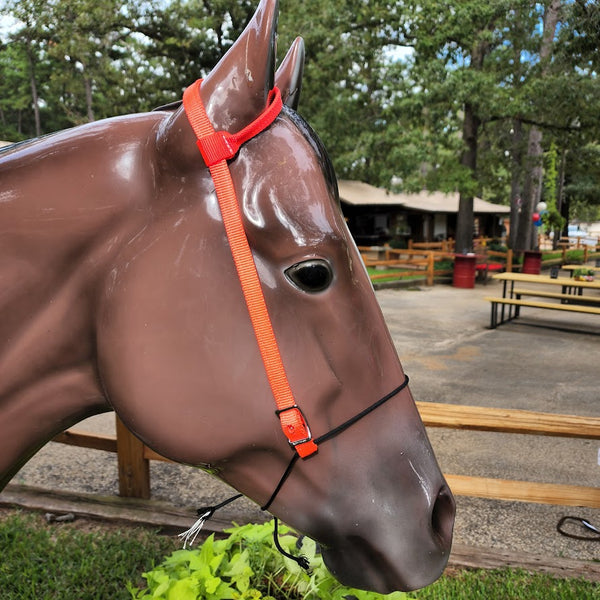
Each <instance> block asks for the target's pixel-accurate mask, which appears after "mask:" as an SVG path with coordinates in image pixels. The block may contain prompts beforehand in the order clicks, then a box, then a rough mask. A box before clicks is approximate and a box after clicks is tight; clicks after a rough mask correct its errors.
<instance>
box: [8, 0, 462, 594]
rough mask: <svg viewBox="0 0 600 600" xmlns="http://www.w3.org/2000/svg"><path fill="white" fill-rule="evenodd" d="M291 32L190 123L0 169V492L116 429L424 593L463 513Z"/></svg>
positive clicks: (238, 53)
mask: <svg viewBox="0 0 600 600" xmlns="http://www.w3.org/2000/svg"><path fill="white" fill-rule="evenodd" d="M276 15H277V2H276V0H263V1H262V2H261V4H260V6H259V8H258V9H257V12H256V14H255V16H254V17H253V19H252V21H251V22H250V24H249V25H248V27H247V28H246V30H245V31H244V33H243V34H242V36H241V37H240V38H239V39H238V40H237V41H236V43H235V44H234V45H233V46H232V48H231V49H230V50H229V51H228V52H227V54H226V55H225V56H224V57H223V58H222V60H221V61H220V62H219V64H218V65H217V66H216V67H215V68H214V70H213V71H211V73H210V74H209V75H208V76H207V77H206V79H205V80H204V81H202V82H201V83H200V82H197V83H196V84H194V85H193V86H191V87H190V88H188V90H187V91H186V95H185V96H184V103H183V106H181V107H168V108H166V109H164V110H159V111H157V112H152V113H148V114H139V115H130V116H126V117H120V118H114V119H107V120H104V121H99V122H96V123H91V124H88V125H83V126H80V127H77V128H74V129H72V130H68V131H65V132H60V133H57V134H54V135H51V136H48V137H45V138H42V139H38V140H33V141H30V142H27V143H24V144H18V145H15V146H14V147H9V148H8V149H7V150H5V151H4V152H2V154H1V155H0V156H1V158H0V277H1V288H0V290H1V291H0V306H1V311H2V312H1V315H2V318H1V319H0V432H1V433H0V475H1V479H0V487H4V485H6V483H7V482H8V481H9V480H10V478H11V477H12V476H13V475H14V474H15V473H16V472H17V470H18V469H19V468H20V467H21V466H22V465H23V464H24V463H25V462H26V461H27V460H28V459H29V458H30V457H31V456H32V455H33V454H34V453H35V452H36V451H37V450H38V449H39V448H40V447H41V446H42V445H44V444H45V443H46V442H47V441H48V440H49V439H50V438H52V437H53V436H54V435H55V434H57V433H58V432H60V431H62V430H64V429H65V428H67V427H69V426H71V425H73V424H74V423H76V422H77V421H79V420H81V419H83V418H85V417H88V416H90V415H93V414H97V413H101V412H104V411H108V410H115V411H116V412H117V413H118V414H119V416H120V418H121V419H122V420H123V422H124V423H125V424H126V425H127V426H128V427H129V428H130V430H131V431H132V432H133V433H134V434H135V435H137V436H138V437H139V438H140V439H141V440H143V441H144V442H145V443H146V444H147V445H148V446H150V447H151V448H153V449H154V450H156V451H157V452H159V453H160V454H162V455H164V456H166V457H168V458H171V459H173V460H175V461H179V462H182V463H187V464H190V465H195V466H199V467H202V468H205V469H208V470H210V471H211V472H212V473H214V474H215V475H217V476H218V477H220V478H221V479H223V480H224V481H226V482H228V483H229V484H231V485H232V486H233V487H235V488H237V489H238V490H239V491H240V492H242V493H243V494H245V495H246V496H248V497H249V498H251V499H253V500H255V501H256V502H258V503H260V504H261V505H268V509H269V511H270V512H271V513H272V514H274V515H276V516H278V517H280V518H281V519H283V520H284V521H285V522H286V523H288V524H290V525H291V526H293V527H295V528H296V529H297V530H299V531H301V532H303V533H305V534H307V535H309V536H310V537H312V538H314V539H315V540H317V541H318V542H319V543H320V544H321V546H322V550H323V556H324V560H325V563H326V565H327V566H328V568H329V569H330V570H331V572H332V573H333V574H334V575H335V576H336V577H337V578H338V579H339V580H340V581H341V582H343V583H345V584H348V585H352V586H354V587H358V588H364V589H370V590H376V591H380V592H390V591H392V590H398V589H413V588H417V587H421V586H424V585H427V584H429V583H430V582H432V581H433V580H435V579H436V578H437V577H438V576H439V575H440V573H441V571H442V570H443V568H444V566H445V564H446V561H447V559H448V554H449V551H450V544H451V537H452V524H453V518H454V501H453V498H452V495H451V493H450V491H449V489H448V488H447V486H446V483H445V481H444V479H443V477H442V475H441V473H440V470H439V468H438V465H437V463H436V460H435V458H434V455H433V452H432V449H431V447H430V444H429V441H428V439H427V436H426V433H425V430H424V427H423V425H422V422H421V420H420V418H419V415H418V413H417V410H416V408H415V404H414V402H413V400H412V397H411V394H410V391H409V389H408V387H407V385H406V384H407V380H406V379H405V376H404V373H403V371H402V368H401V365H400V363H399V361H398V358H397V355H396V352H395V349H394V345H393V343H392V340H391V338H390V336H389V333H388V331H387V328H386V326H385V323H384V320H383V318H382V315H381V312H380V309H379V306H378V304H377V301H376V299H375V296H374V294H373V290H372V287H371V284H370V281H369V278H368V276H367V274H366V271H365V269H364V267H363V263H362V261H361V257H360V255H359V254H358V251H357V249H356V247H355V245H354V243H353V241H352V239H351V237H350V234H349V232H348V230H347V228H346V225H345V222H344V219H343V217H342V214H341V211H340V208H339V199H338V198H337V187H336V182H335V177H334V174H333V170H332V168H331V166H330V163H329V162H328V159H327V156H326V154H325V152H324V150H323V148H322V146H321V144H320V142H319V140H318V139H317V137H316V136H315V134H314V133H313V132H312V130H311V129H310V128H309V127H308V125H307V124H306V123H305V122H304V121H303V120H302V118H301V117H299V116H298V114H297V113H296V112H295V110H294V108H295V106H296V103H297V99H298V93H299V87H300V78H301V73H302V64H303V44H302V41H301V40H300V39H298V40H296V42H295V43H294V44H293V46H292V48H291V50H290V52H288V55H287V56H286V58H285V60H284V62H283V63H282V65H281V66H280V68H279V70H278V71H277V73H276V74H275V67H274V65H275V29H276ZM274 83H275V84H276V87H274V85H273V84H274ZM214 130H217V132H218V133H215V132H214ZM239 131H242V132H243V133H242V134H241V135H237V134H234V135H229V134H227V133H223V132H239ZM197 138H199V139H197ZM199 147H200V149H201V151H202V155H201V154H200V153H199V151H198V148H199ZM208 164H210V170H209V168H207V165H208ZM211 173H212V177H211ZM213 178H214V179H213ZM222 197H225V199H224V200H223V198H222ZM227 197H228V198H229V199H227ZM232 198H233V199H232ZM231 209H233V211H232V210H231ZM236 211H237V214H236ZM225 213H231V215H229V216H227V215H226V214H225ZM232 215H233V216H232ZM240 233H241V238H242V239H241V240H240V239H238V238H239V235H240ZM236 236H238V238H236ZM240 265H241V266H240ZM257 306H258V308H257ZM261 310H262V313H261ZM257 315H258V316H257ZM265 331H266V333H265ZM257 342H258V343H257ZM273 363H274V365H275V366H273ZM282 390H283V391H282ZM292 391H293V396H291V397H290V394H291V393H292ZM282 396H283V399H282ZM274 397H275V404H274ZM296 404H297V405H298V407H299V408H298V407H296ZM275 408H277V411H276V412H277V414H278V417H279V418H278V417H277V416H275V415H274V414H273V413H274V409H275ZM300 409H301V410H300ZM282 428H283V433H285V435H283V434H282ZM310 429H312V433H311V431H310ZM286 437H287V439H286ZM317 447H318V451H317ZM297 458H299V460H296V459H297Z"/></svg>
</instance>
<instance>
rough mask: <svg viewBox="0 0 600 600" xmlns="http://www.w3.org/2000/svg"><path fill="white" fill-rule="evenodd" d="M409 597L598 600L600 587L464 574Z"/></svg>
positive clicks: (519, 575) (505, 573) (511, 572)
mask: <svg viewBox="0 0 600 600" xmlns="http://www.w3.org/2000/svg"><path fill="white" fill-rule="evenodd" d="M410 596H411V597H413V598H417V599H418V600H598V599H599V598H600V586H599V585H598V584H597V583H592V582H590V581H584V580H583V579H557V578H555V577H552V576H550V575H545V574H542V573H527V572H525V571H521V570H518V569H494V570H474V571H467V570H463V571H457V572H455V573H453V574H451V575H445V576H443V577H442V578H440V579H439V580H438V581H437V582H436V583H434V584H433V585H431V586H429V587H427V588H425V589H423V590H419V591H418V592H414V593H413V594H410Z"/></svg>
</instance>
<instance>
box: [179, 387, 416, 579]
mask: <svg viewBox="0 0 600 600" xmlns="http://www.w3.org/2000/svg"><path fill="white" fill-rule="evenodd" d="M407 385H408V375H404V381H403V382H402V383H401V384H400V385H399V386H398V387H397V388H395V389H394V390H392V391H391V392H390V393H389V394H386V395H385V396H383V398H380V399H379V400H377V402H375V403H373V404H371V406H368V407H367V408H365V409H364V410H363V411H361V412H359V413H358V414H356V415H354V416H353V417H351V418H350V419H348V420H347V421H344V422H343V423H342V424H341V425H338V426H337V427H335V428H333V429H332V430H331V431H328V432H327V433H324V434H323V435H322V436H320V437H318V438H317V439H316V440H314V441H315V444H317V446H318V445H320V444H322V443H323V442H326V441H327V440H330V439H331V438H333V437H335V436H336V435H339V434H340V433H342V432H343V431H345V430H346V429H348V428H349V427H351V426H352V425H354V424H355V423H356V422H357V421H360V420H361V419H362V418H363V417H366V416H367V415H368V414H369V413H372V412H373V411H374V410H375V409H376V408H379V407H380V406H381V405H382V404H385V403H386V402H387V401H388V400H390V398H393V397H394V396H395V395H396V394H398V393H400V392H401V391H402V390H403V389H404V388H405V387H406V386H407ZM298 458H300V455H299V454H298V453H297V452H294V454H293V456H292V458H291V460H290V462H289V463H288V466H287V468H286V470H285V471H284V472H283V475H282V476H281V478H280V479H279V483H278V484H277V486H276V487H275V490H274V491H273V493H272V494H271V497H270V498H269V499H268V500H267V503H266V504H265V505H263V506H261V510H269V508H270V506H271V504H273V501H274V500H275V498H276V497H277V494H279V492H280V491H281V488H282V487H283V484H284V483H285V482H286V480H287V478H288V477H289V476H290V474H291V472H292V469H293V468H294V465H295V464H296V462H297V461H298ZM308 458H310V457H308ZM308 458H307V460H308ZM241 496H242V494H236V495H235V496H232V497H231V498H228V499H227V500H225V501H223V502H221V503H220V504H217V505H216V506H209V507H206V508H200V509H198V511H197V512H198V516H199V517H200V519H198V521H196V523H195V524H194V525H193V526H192V527H191V528H190V529H189V530H188V531H187V532H184V533H182V534H180V536H179V537H182V538H183V539H184V540H185V543H188V541H189V540H190V538H191V539H192V542H191V543H193V540H195V539H196V536H197V535H198V533H199V532H200V529H201V527H202V525H203V524H204V521H206V520H208V519H210V517H212V515H213V514H214V512H215V511H216V510H217V509H219V508H222V507H223V506H225V505H227V504H229V503H230V502H233V501H234V500H237V499H238V498H240V497H241ZM273 541H274V543H275V547H276V548H277V550H279V552H281V554H283V555H284V556H286V557H287V558H289V559H291V560H293V561H295V562H296V563H298V565H300V567H302V568H303V569H304V570H306V571H308V569H309V564H308V559H307V558H306V557H305V556H294V555H292V554H289V553H288V552H286V551H285V550H284V549H283V548H282V547H281V544H280V543H279V534H278V519H277V518H275V519H274V528H273ZM185 543H184V547H185Z"/></svg>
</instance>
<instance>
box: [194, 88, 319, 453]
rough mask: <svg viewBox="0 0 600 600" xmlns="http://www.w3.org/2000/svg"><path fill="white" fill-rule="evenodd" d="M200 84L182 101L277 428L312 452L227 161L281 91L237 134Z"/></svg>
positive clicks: (262, 124) (275, 105) (260, 126)
mask: <svg viewBox="0 0 600 600" xmlns="http://www.w3.org/2000/svg"><path fill="white" fill-rule="evenodd" d="M201 84H202V80H201V79H199V80H198V81H196V82H195V83H194V84H192V85H191V86H190V87H188V88H187V89H186V90H185V92H184V94H183V106H184V109H185V113H186V115H187V118H188V120H189V122H190V125H191V126H192V129H193V130H194V133H195V134H196V137H197V138H198V140H197V142H196V144H197V145H198V148H199V149H200V152H201V154H202V158H203V159H204V162H205V163H206V165H207V166H208V168H209V169H210V173H211V175H212V178H213V181H214V184H215V189H216V193H217V199H218V202H219V207H220V209H221V216H222V218H223V225H224V227H225V232H226V233H227V238H228V240H229V245H230V248H231V254H232V256H233V260H234V263H235V267H236V270H237V274H238V277H239V280H240V285H241V287H242V291H243V293H244V298H245V300H246V306H247V307H248V313H249V315H250V321H251V322H252V327H253V328H254V334H255V336H256V340H257V343H258V347H259V350H260V354H261V357H262V361H263V364H264V367H265V371H266V374H267V379H268V381H269V385H270V387H271V391H272V393H273V396H274V398H275V404H276V405H277V411H276V413H277V415H278V416H279V419H280V421H281V428H282V430H283V433H284V434H285V436H286V437H287V439H288V441H289V442H290V444H291V445H292V446H293V447H294V449H295V450H296V452H297V453H298V455H299V456H300V457H301V458H305V457H307V456H310V455H311V454H313V453H314V452H316V451H317V445H316V444H315V442H314V441H313V439H312V435H311V432H310V429H309V427H308V425H307V423H306V421H305V419H304V416H303V414H302V411H301V410H300V409H299V408H298V406H297V405H296V402H295V400H294V395H293V393H292V389H291V387H290V384H289V381H288V378H287V375H286V372H285V368H284V365H283V360H282V358H281V354H280V352H279V346H278V344H277V339H276V338H275V333H274V331H273V326H272V324H271V319H270V317H269V312H268V309H267V305H266V302H265V298H264V295H263V291H262V287H261V284H260V279H259V277H258V272H257V270H256V265H255V263H254V258H253V256H252V251H251V249H250V245H249V243H248V238H247V236H246V232H245V230H244V225H243V222H242V215H241V213H240V209H239V205H238V201H237V197H236V193H235V188H234V185H233V180H232V179H231V173H230V171H229V166H228V164H227V161H228V160H229V159H231V158H233V157H234V156H235V155H236V154H237V152H238V150H239V148H240V146H241V145H242V144H243V143H244V142H247V141H248V140H249V139H251V138H253V137H254V136H256V135H258V134H259V133H260V132H261V131H263V130H265V129H266V128H267V127H269V125H271V123H272V122H273V121H274V120H275V118H276V117H277V115H278V114H279V113H280V112H281V108H282V106H283V104H282V101H281V93H280V91H279V89H278V88H277V87H274V88H273V89H272V90H271V92H270V93H269V96H268V99H267V107H266V108H265V110H264V111H263V112H262V113H261V114H260V115H259V116H258V118H257V119H256V120H255V121H253V122H252V123H250V125H248V126H247V127H245V128H244V129H242V130H241V131H239V132H238V133H235V134H231V133H228V132H226V131H215V129H214V128H213V126H212V123H211V122H210V119H209V118H208V115H207V114H206V110H205V108H204V104H203V102H202V98H201V97H200V86H201Z"/></svg>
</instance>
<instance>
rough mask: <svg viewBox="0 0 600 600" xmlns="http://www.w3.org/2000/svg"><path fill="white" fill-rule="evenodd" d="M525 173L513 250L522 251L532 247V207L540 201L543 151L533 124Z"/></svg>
mask: <svg viewBox="0 0 600 600" xmlns="http://www.w3.org/2000/svg"><path fill="white" fill-rule="evenodd" d="M525 169H526V174H525V183H524V185H523V201H522V204H521V214H520V215H519V223H518V226H517V237H516V240H515V248H514V249H515V250H516V251H517V252H523V251H525V250H531V249H532V241H533V209H534V207H535V205H536V204H537V203H538V202H539V201H540V197H541V193H542V176H543V151H542V132H541V130H540V129H538V128H537V127H535V126H533V127H532V128H531V129H530V130H529V143H528V144H527V160H526V164H525Z"/></svg>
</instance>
